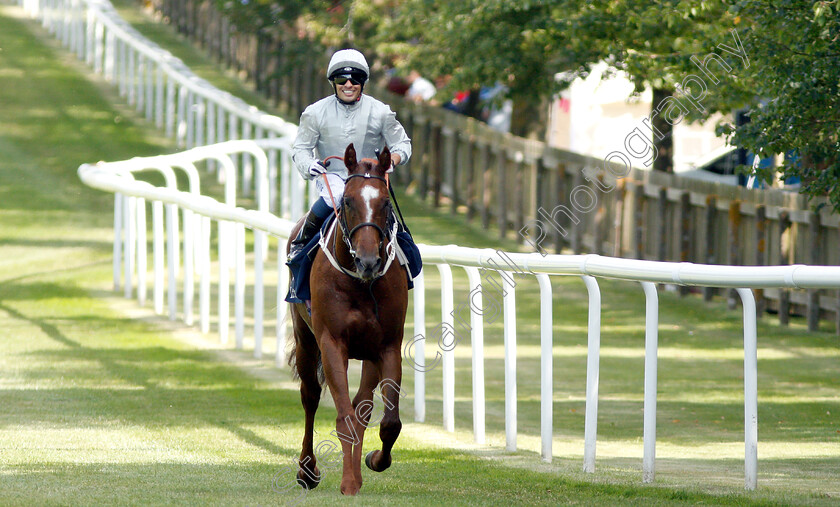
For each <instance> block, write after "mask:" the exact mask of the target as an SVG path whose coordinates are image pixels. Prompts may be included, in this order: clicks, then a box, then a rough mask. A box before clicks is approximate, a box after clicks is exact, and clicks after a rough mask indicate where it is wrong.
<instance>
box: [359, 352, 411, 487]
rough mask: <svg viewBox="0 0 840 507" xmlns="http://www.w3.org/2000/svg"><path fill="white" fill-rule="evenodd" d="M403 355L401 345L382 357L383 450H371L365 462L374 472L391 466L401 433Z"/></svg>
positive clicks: (380, 429)
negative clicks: (395, 443) (395, 445)
mask: <svg viewBox="0 0 840 507" xmlns="http://www.w3.org/2000/svg"><path fill="white" fill-rule="evenodd" d="M401 360H402V356H401V355H400V347H399V346H397V347H392V348H390V349H389V350H387V351H386V352H385V353H384V354H383V357H382V367H381V368H382V369H381V371H382V380H381V381H380V383H379V389H380V391H381V394H382V401H383V403H384V404H385V414H384V416H383V417H382V422H380V423H379V439H380V440H382V450H381V451H371V452H370V453H368V455H367V456H365V464H366V465H367V467H368V468H370V469H371V470H373V471H374V472H382V471H384V470H386V469H387V468H388V467H390V466H391V449H392V448H393V447H394V442H396V441H397V437H398V436H399V435H400V430H401V429H402V422H401V421H400V397H402V396H404V395H403V393H402V391H401V390H400V386H401V385H402V363H401Z"/></svg>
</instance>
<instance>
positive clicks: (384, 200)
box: [343, 144, 391, 280]
mask: <svg viewBox="0 0 840 507" xmlns="http://www.w3.org/2000/svg"><path fill="white" fill-rule="evenodd" d="M344 164H345V165H346V166H347V172H348V176H347V182H346V185H345V187H344V205H343V214H344V220H345V226H346V228H347V229H346V230H347V235H348V238H347V239H348V240H349V243H350V245H349V246H350V253H351V254H352V256H353V262H354V263H355V265H356V272H357V273H358V274H359V275H360V276H361V277H362V279H364V280H372V279H373V278H374V277H375V276H376V275H377V273H378V271H379V269H380V267H381V266H382V257H383V245H384V242H385V239H386V237H387V235H388V225H389V223H388V221H389V217H390V216H391V200H390V199H389V197H388V183H387V181H386V179H385V171H387V170H388V168H389V167H390V166H391V152H390V151H388V148H387V147H386V148H384V149H383V150H382V152H381V153H380V154H379V159H378V160H376V159H369V158H366V159H362V160H361V161H357V160H356V149H355V148H354V147H353V144H350V145H349V146H347V150H346V151H345V152H344Z"/></svg>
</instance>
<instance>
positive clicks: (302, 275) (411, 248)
mask: <svg viewBox="0 0 840 507" xmlns="http://www.w3.org/2000/svg"><path fill="white" fill-rule="evenodd" d="M334 221H335V213H333V214H331V215H330V217H329V218H327V219H326V220H325V221H324V223H323V225H321V230H320V231H319V232H318V233H316V234H315V236H313V238H312V239H311V240H310V241H309V243H307V244H306V246H305V247H304V248H303V249H301V251H300V252H298V254H297V255H295V256H294V257H292V258H291V259H289V260H288V261H287V262H286V265H287V266H289V271H291V283H290V284H289V292H288V294H286V302H287V303H305V302H306V301H309V300H311V299H312V295H311V293H310V290H309V273H310V271H311V270H312V262H313V261H314V260H315V255H316V254H317V253H318V249H319V248H320V246H319V243H320V241H321V237H322V236H323V235H325V234H327V232H328V231H329V229H330V227H331V226H332V223H333V222H334ZM396 256H397V260H398V261H399V263H400V265H401V266H404V267H406V276H407V278H408V289H409V290H411V289H413V288H414V282H413V279H414V278H415V277H416V276H417V275H419V274H420V271H421V270H422V269H423V259H422V258H421V257H420V249H418V248H417V244H416V243H415V242H414V238H412V237H411V234H410V233H409V232H408V231H407V230H406V229H405V227H404V226H403V225H402V223H400V225H399V228H398V229H397V245H396Z"/></svg>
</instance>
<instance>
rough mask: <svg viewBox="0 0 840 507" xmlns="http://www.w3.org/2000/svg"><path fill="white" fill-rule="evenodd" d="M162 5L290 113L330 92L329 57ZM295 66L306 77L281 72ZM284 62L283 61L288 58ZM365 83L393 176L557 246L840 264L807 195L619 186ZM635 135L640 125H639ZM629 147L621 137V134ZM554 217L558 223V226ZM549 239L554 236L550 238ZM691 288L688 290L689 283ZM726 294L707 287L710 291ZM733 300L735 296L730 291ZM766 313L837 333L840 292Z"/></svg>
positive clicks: (569, 159) (786, 297)
mask: <svg viewBox="0 0 840 507" xmlns="http://www.w3.org/2000/svg"><path fill="white" fill-rule="evenodd" d="M152 8H153V9H154V10H155V11H156V12H157V13H159V14H162V15H163V17H164V19H165V20H168V22H169V23H171V24H172V25H173V26H174V27H176V28H177V30H178V31H179V32H181V33H182V34H184V35H185V36H187V37H188V38H189V39H190V40H192V41H193V42H194V43H196V44H198V45H200V46H201V47H203V48H204V49H205V50H206V51H207V52H208V53H209V54H210V55H212V56H213V57H214V58H216V59H217V60H218V61H219V62H220V63H222V64H224V65H225V66H227V67H229V68H232V69H234V70H237V71H239V72H240V73H241V74H242V76H243V77H244V78H245V79H247V80H250V81H251V82H253V83H254V84H255V86H256V88H257V89H258V90H259V91H261V92H262V93H263V94H264V95H265V96H266V97H267V98H268V99H270V100H271V101H272V102H273V104H274V105H275V106H276V107H277V108H278V110H280V111H281V112H282V113H283V114H285V115H287V116H289V117H292V118H296V117H297V116H299V114H300V113H301V112H302V111H303V109H304V108H305V107H306V106H307V105H308V104H310V103H312V102H314V101H316V100H318V99H320V98H321V97H324V96H326V95H328V94H330V93H331V90H330V88H329V85H328V83H327V81H326V79H325V78H324V68H325V67H326V61H327V58H328V55H322V56H323V58H321V59H317V58H300V55H299V54H296V53H295V49H294V48H293V47H290V45H288V44H281V43H280V42H279V41H277V40H274V39H271V38H269V37H268V36H266V35H254V34H249V33H244V32H240V31H238V30H237V29H236V27H235V26H233V25H232V24H231V23H230V22H229V21H228V20H226V19H225V18H224V16H222V15H220V14H219V12H218V11H217V10H216V9H215V8H214V7H213V5H212V3H211V2H209V1H207V0H201V1H199V0H152ZM291 62H294V63H295V65H294V68H295V69H296V71H295V72H280V71H279V69H281V68H284V67H288V64H289V63H291ZM284 64H285V65H284ZM366 89H367V91H368V92H369V93H371V94H372V95H374V96H377V97H379V98H380V99H382V100H384V101H385V102H387V103H388V104H390V105H391V107H392V108H393V109H394V110H395V111H397V114H398V117H399V119H400V121H401V122H402V124H403V125H404V126H405V127H406V130H407V131H408V133H409V136H410V137H411V138H412V144H413V149H414V155H413V157H412V159H411V161H410V163H409V165H408V167H407V169H404V170H402V171H397V172H396V173H395V177H396V179H397V180H398V182H399V183H400V184H401V185H405V186H408V187H409V188H410V189H412V191H413V192H415V193H416V194H417V195H419V196H421V197H423V198H425V199H430V200H431V201H432V202H433V203H434V204H435V205H436V206H441V207H446V208H448V209H449V210H450V211H451V212H452V213H465V214H466V216H467V218H468V219H470V220H475V221H477V222H479V223H480V224H481V225H482V227H484V228H492V229H495V230H496V231H497V233H498V234H499V236H500V237H510V235H511V234H513V235H516V234H517V233H520V234H522V235H523V239H524V238H525V237H526V236H527V237H528V238H530V240H531V244H532V246H533V245H539V246H540V247H543V248H545V249H546V251H556V252H559V251H561V249H567V250H569V251H572V252H574V253H585V252H588V253H597V254H604V255H612V256H617V257H628V258H637V259H649V260H662V261H681V262H698V263H705V264H736V265H784V264H812V265H838V264H840V216H838V215H837V214H835V213H831V212H830V208H828V207H824V208H823V209H822V211H820V212H814V211H812V210H811V208H810V207H809V205H808V203H807V200H806V199H805V198H804V196H801V195H798V194H796V193H791V192H789V191H784V190H780V189H769V190H748V189H745V188H742V187H734V186H730V185H725V184H721V183H713V182H705V181H698V180H694V179H689V178H685V177H680V176H678V175H674V174H665V173H659V172H652V171H645V170H639V169H635V168H634V169H630V170H629V174H627V175H626V177H624V178H621V179H619V180H618V181H617V182H616V181H613V180H612V177H611V176H610V174H609V170H610V169H611V170H612V171H613V174H615V173H621V174H623V173H624V172H623V171H622V168H621V167H617V166H616V165H615V164H611V165H609V166H605V164H604V160H602V159H596V158H593V157H589V156H585V155H581V154H577V153H573V152H568V151H564V150H560V149H556V148H551V147H548V146H547V145H546V144H545V143H542V142H539V141H534V140H528V139H523V138H519V137H515V136H512V135H509V134H503V133H499V132H497V131H494V130H492V129H490V128H489V127H487V126H486V125H485V124H482V123H481V122H478V121H476V120H474V119H472V118H467V117H465V116H462V115H458V114H456V113H453V112H451V111H447V110H445V109H442V108H437V107H432V106H428V105H426V104H416V103H413V102H410V101H406V100H404V99H403V98H402V97H400V96H397V95H393V94H390V93H388V92H387V91H385V90H382V89H380V88H377V87H376V86H375V85H374V84H373V83H371V84H369V85H368V86H367V88H366ZM628 134H630V132H628ZM615 145H616V150H619V151H621V150H622V149H623V147H624V146H623V145H624V139H616V140H615ZM552 218H553V219H555V221H552ZM542 233H545V237H544V238H540V236H541V234H542ZM681 291H682V292H683V293H685V292H686V291H687V289H686V288H681ZM716 292H718V291H717V290H715V289H704V290H703V297H704V298H705V299H707V300H708V299H710V298H712V297H713V296H714V295H715V294H716ZM724 296H725V297H727V298H728V301H730V304H731V305H734V304H735V301H736V300H737V298H736V297H734V295H733V294H732V293H731V291H727V292H726V293H725V294H724ZM757 299H758V305H759V310H760V311H759V315H761V314H762V313H764V312H765V311H771V312H775V313H777V314H778V316H779V320H780V322H782V323H785V324H786V323H787V322H788V320H789V317H790V316H791V315H803V316H805V317H806V318H807V323H808V327H809V329H812V330H814V329H817V328H818V326H819V322H820V320H822V319H831V318H833V320H834V324H835V328H836V330H837V334H838V335H840V291H831V292H830V293H829V292H828V291H825V290H809V291H789V290H766V291H764V292H763V293H761V292H760V291H759V293H758V294H757Z"/></svg>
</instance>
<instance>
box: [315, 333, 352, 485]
mask: <svg viewBox="0 0 840 507" xmlns="http://www.w3.org/2000/svg"><path fill="white" fill-rule="evenodd" d="M320 345H321V362H322V363H323V365H324V375H325V377H326V380H327V384H328V385H329V386H330V393H331V394H332V397H333V402H334V403H335V410H336V418H335V435H336V436H337V437H338V439H339V440H340V441H341V451H342V453H343V455H344V459H343V468H342V472H341V494H343V495H355V494H356V493H358V492H359V488H360V487H361V484H360V483H359V482H357V481H356V477H355V475H354V474H353V446H354V445H357V444H360V443H361V440H360V438H359V434H358V433H357V432H356V424H355V417H356V416H355V414H354V412H353V405H352V404H351V403H350V393H349V391H348V388H347V349H346V347H344V346H343V345H342V344H339V343H337V342H336V341H335V340H334V339H333V338H332V337H331V336H330V337H322V339H321V340H320Z"/></svg>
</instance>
